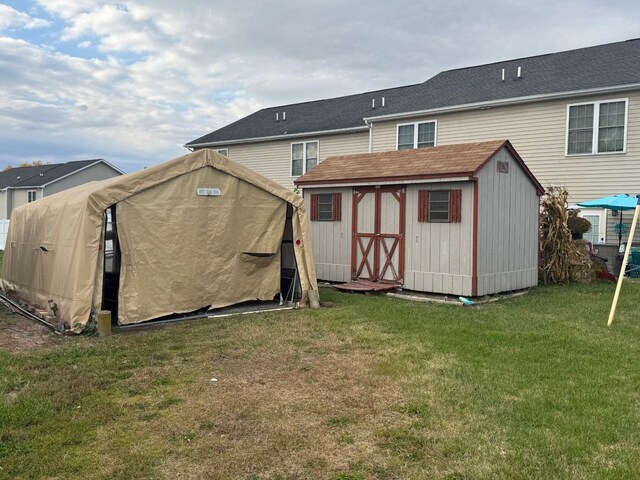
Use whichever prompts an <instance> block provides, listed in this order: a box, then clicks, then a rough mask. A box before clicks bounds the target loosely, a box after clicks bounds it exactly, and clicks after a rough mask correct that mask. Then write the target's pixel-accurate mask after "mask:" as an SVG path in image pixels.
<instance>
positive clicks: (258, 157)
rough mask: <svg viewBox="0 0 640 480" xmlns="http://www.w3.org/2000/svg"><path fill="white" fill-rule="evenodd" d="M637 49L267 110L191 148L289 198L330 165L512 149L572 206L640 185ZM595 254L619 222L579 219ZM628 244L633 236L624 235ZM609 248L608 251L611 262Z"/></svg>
mask: <svg viewBox="0 0 640 480" xmlns="http://www.w3.org/2000/svg"><path fill="white" fill-rule="evenodd" d="M639 58H640V40H639V39H635V40H629V41H624V42H617V43H611V44H606V45H599V46H595V47H588V48H581V49H577V50H570V51H564V52H558V53H551V54H547V55H538V56H534V57H528V58H519V59H514V60H507V61H502V62H496V63H491V64H486V65H479V66H472V67H465V68H459V69H454V70H448V71H444V72H441V73H439V74H438V75H436V76H434V77H433V78H431V79H429V80H427V81H425V82H423V83H419V84H415V85H408V86H404V87H399V88H391V89H386V90H379V91H374V92H367V93H362V94H358V95H350V96H346V97H340V98H332V99H326V100H318V101H312V102H305V103H298V104H293V105H284V106H278V107H272V108H266V109H263V110H260V111H258V112H255V113H253V114H251V115H249V116H247V117H245V118H243V119H240V120H238V121H236V122H234V123H231V124H229V125H227V126H225V127H222V128H220V129H218V130H216V131H214V132H211V133H209V134H207V135H204V136H202V137H200V138H198V139H196V140H193V141H191V142H189V143H187V144H186V147H188V148H190V149H198V148H204V147H208V148H215V149H218V150H219V151H221V152H223V153H224V154H226V155H228V156H229V157H230V158H232V159H234V160H236V161H238V162H241V163H243V164H245V165H247V166H249V167H250V168H252V169H255V170H256V171H258V172H260V173H262V174H263V175H265V176H267V177H269V178H271V179H273V180H276V181H278V182H280V183H281V184H283V185H285V186H287V187H293V184H294V181H295V180H296V178H298V177H299V176H300V175H302V174H304V173H305V172H307V171H309V170H310V169H311V168H313V167H314V166H315V165H316V164H318V163H320V162H322V161H323V160H324V159H325V158H327V157H331V156H337V155H349V154H356V153H367V152H370V153H374V152H385V151H393V150H403V149H414V148H429V147H434V146H438V145H451V144H458V143H469V142H483V141H488V140H495V139H509V141H510V142H511V143H512V145H513V147H514V148H515V149H516V150H517V151H518V153H519V154H520V155H521V156H522V158H524V159H525V161H526V163H527V166H528V167H529V168H530V169H531V171H532V172H533V174H534V175H535V176H536V178H538V180H539V181H540V182H541V183H542V184H543V185H545V186H547V185H558V184H561V185H564V186H566V187H567V188H568V190H569V192H570V194H571V201H572V202H580V201H583V200H587V199H591V198H597V197H602V196H606V195H610V194H614V193H636V192H637V190H638V188H639V187H638V185H640V165H639V164H638V162H637V159H638V157H639V156H640V62H638V59H639ZM582 213H583V214H584V215H585V216H587V215H588V216H589V219H590V220H591V221H592V223H593V225H594V226H593V229H592V231H591V232H590V233H589V234H587V238H589V239H590V240H591V241H592V242H593V243H595V244H601V245H602V249H603V250H604V253H605V255H607V254H608V252H607V247H606V246H605V245H604V244H609V245H614V244H617V236H616V234H615V233H614V223H615V222H616V218H614V217H613V216H612V214H611V212H606V211H600V210H594V211H583V212H582ZM625 238H626V235H625ZM612 249H613V247H611V248H609V253H612Z"/></svg>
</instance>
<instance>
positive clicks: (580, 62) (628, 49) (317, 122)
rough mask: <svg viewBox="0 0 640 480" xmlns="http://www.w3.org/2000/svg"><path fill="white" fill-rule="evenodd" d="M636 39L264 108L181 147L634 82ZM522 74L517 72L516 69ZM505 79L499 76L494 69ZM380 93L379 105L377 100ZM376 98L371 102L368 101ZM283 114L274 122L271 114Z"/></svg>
mask: <svg viewBox="0 0 640 480" xmlns="http://www.w3.org/2000/svg"><path fill="white" fill-rule="evenodd" d="M638 59H640V39H634V40H627V41H624V42H617V43H610V44H606V45H598V46H595V47H587V48H580V49H577V50H569V51H564V52H558V53H550V54H546V55H538V56H534V57H527V58H520V59H514V60H507V61H502V62H496V63H491V64H486V65H478V66H473V67H466V68H459V69H454V70H447V71H444V72H441V73H439V74H437V75H436V76H434V77H432V78H431V79H429V80H427V81H426V82H424V83H421V84H416V85H408V86H404V87H397V88H390V89H386V90H378V91H374V92H366V93H360V94H357V95H349V96H346V97H339V98H330V99H325V100H317V101H312V102H305V103H298V104H294V105H283V106H277V107H271V108H265V109H262V110H259V111H258V112H255V113H253V114H251V115H249V116H247V117H244V118H242V119H240V120H238V121H236V122H233V123H231V124H229V125H227V126H225V127H222V128H220V129H218V130H216V131H214V132H211V133H209V134H207V135H204V136H202V137H200V138H197V139H195V140H192V141H191V142H189V143H187V144H186V146H187V147H193V146H204V145H211V144H223V143H225V142H231V141H238V140H248V139H255V138H265V137H267V138H268V137H274V136H282V135H296V134H303V133H311V132H323V131H328V130H337V129H348V128H358V127H360V128H364V127H365V122H364V118H370V117H375V116H382V115H393V114H400V113H405V112H416V111H421V110H431V109H438V108H448V107H454V106H458V105H468V104H475V103H483V102H491V101H498V100H505V99H515V98H525V97H529V96H536V95H549V94H554V93H569V92H576V91H581V90H590V89H598V88H607V87H613V86H622V85H633V84H639V83H640V62H638ZM518 67H521V69H522V75H521V77H520V78H517V76H516V72H517V68H518ZM503 68H504V69H505V80H504V81H502V69H503ZM382 97H385V106H384V107H381V106H380V102H381V99H382ZM374 98H375V99H376V108H372V100H373V99H374ZM277 112H278V113H280V118H282V112H286V120H285V121H282V120H280V121H279V122H276V113H277Z"/></svg>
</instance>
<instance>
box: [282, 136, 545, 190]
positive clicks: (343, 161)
mask: <svg viewBox="0 0 640 480" xmlns="http://www.w3.org/2000/svg"><path fill="white" fill-rule="evenodd" d="M503 146H504V147H506V148H508V149H509V151H510V152H511V154H512V155H513V156H514V157H515V159H516V160H517V161H518V163H520V165H521V166H522V168H523V169H524V170H525V171H526V172H527V174H528V175H529V176H530V177H531V179H532V181H533V183H534V184H535V185H536V187H538V189H539V190H540V191H541V190H542V187H541V186H540V184H539V183H538V181H537V180H536V179H535V177H534V176H533V175H532V174H531V172H530V171H529V169H528V168H527V167H526V165H525V164H524V162H523V161H522V159H521V158H520V156H519V155H518V153H517V152H516V151H515V149H514V148H513V146H512V145H511V143H509V141H508V140H494V141H490V142H480V143H464V144H457V145H444V146H441V147H434V148H417V149H414V150H398V151H392V152H379V153H361V154H357V155H339V156H336V157H329V158H327V159H326V160H324V161H323V162H321V163H320V164H318V165H317V166H316V167H314V168H313V169H311V170H310V171H309V172H307V173H306V174H304V175H302V176H301V177H299V178H298V179H297V180H296V181H295V183H296V185H299V186H301V187H304V186H311V185H321V184H330V183H351V182H353V183H356V182H374V181H395V180H398V181H401V180H408V179H421V178H425V179H426V178H446V177H460V176H471V175H473V174H475V173H476V172H477V171H478V170H479V169H480V168H481V167H482V166H483V165H484V164H485V163H486V162H488V161H489V159H491V157H493V155H494V154H495V153H496V152H497V151H498V150H500V149H501V148H502V147H503Z"/></svg>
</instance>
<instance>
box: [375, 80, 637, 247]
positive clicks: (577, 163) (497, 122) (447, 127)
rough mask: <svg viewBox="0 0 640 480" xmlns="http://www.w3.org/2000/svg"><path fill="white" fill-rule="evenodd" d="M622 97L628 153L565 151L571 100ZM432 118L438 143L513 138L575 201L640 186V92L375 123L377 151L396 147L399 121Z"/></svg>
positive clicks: (541, 175) (542, 174) (545, 177)
mask: <svg viewBox="0 0 640 480" xmlns="http://www.w3.org/2000/svg"><path fill="white" fill-rule="evenodd" d="M623 98H628V102H629V104H628V109H629V112H628V122H627V150H626V153H616V154H608V155H603V154H600V155H576V156H566V155H565V142H566V122H567V105H569V104H573V103H583V102H591V101H601V100H613V99H623ZM428 120H437V122H438V123H437V137H436V144H437V145H450V144H456V143H469V142H478V141H486V140H498V139H508V140H509V141H511V143H512V144H513V146H514V147H515V149H516V151H517V152H518V153H519V154H520V156H521V157H522V158H523V159H524V161H525V163H526V164H527V166H528V167H529V169H530V170H531V171H532V172H533V174H534V175H535V176H536V177H537V179H538V180H539V181H540V183H541V184H542V185H543V186H544V187H547V186H549V185H564V186H566V187H567V189H568V190H569V193H570V195H571V202H580V201H584V200H589V199H593V198H598V197H603V196H607V195H612V194H615V193H630V194H631V193H636V192H637V190H638V185H640V165H639V164H638V159H639V158H640V128H639V126H640V92H639V91H634V92H624V93H617V94H608V95H597V96H593V95H592V96H585V97H581V98H572V99H564V100H551V101H544V102H534V103H528V104H521V105H510V106H503V107H493V108H491V109H488V110H479V109H478V110H470V111H465V112H454V113H445V114H440V115H428V116H423V117H417V118H415V119H398V120H394V121H384V122H376V123H375V124H374V128H373V139H372V150H373V151H374V152H380V151H388V150H395V149H396V126H397V125H398V124H400V123H407V122H413V121H416V122H417V121H428ZM616 242H617V240H616ZM607 243H610V239H609V238H607Z"/></svg>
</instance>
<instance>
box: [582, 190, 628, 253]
mask: <svg viewBox="0 0 640 480" xmlns="http://www.w3.org/2000/svg"><path fill="white" fill-rule="evenodd" d="M637 204H638V199H637V198H636V197H630V196H629V195H627V194H626V193H623V194H620V195H611V196H610V197H602V198H597V199H596V200H587V201H586V202H580V203H578V206H579V207H584V208H606V209H607V210H615V211H617V212H620V228H618V229H617V231H618V250H620V245H621V244H622V228H623V227H622V212H623V211H624V210H635V208H636V205H637Z"/></svg>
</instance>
